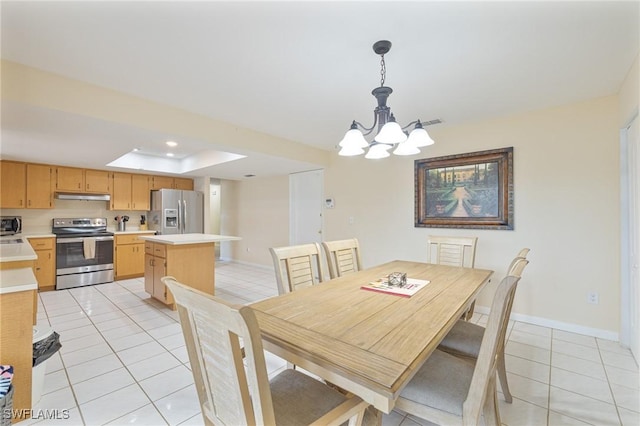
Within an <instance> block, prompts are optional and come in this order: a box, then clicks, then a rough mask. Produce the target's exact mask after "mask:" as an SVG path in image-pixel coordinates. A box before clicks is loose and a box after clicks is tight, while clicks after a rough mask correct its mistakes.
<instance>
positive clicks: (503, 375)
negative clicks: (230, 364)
mask: <svg viewBox="0 0 640 426" xmlns="http://www.w3.org/2000/svg"><path fill="white" fill-rule="evenodd" d="M496 370H498V378H499V379H500V387H501V388H502V393H503V395H504V400H505V401H507V402H508V403H509V404H511V403H512V402H513V398H512V396H511V391H510V390H509V383H508V382H507V369H506V367H505V363H504V349H502V350H501V351H500V352H498V360H497V365H496Z"/></svg>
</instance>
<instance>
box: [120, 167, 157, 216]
mask: <svg viewBox="0 0 640 426" xmlns="http://www.w3.org/2000/svg"><path fill="white" fill-rule="evenodd" d="M149 178H150V177H149V176H147V175H138V174H130V173H117V172H116V173H113V192H112V193H111V204H110V207H111V210H145V211H146V210H149V198H150V197H149Z"/></svg>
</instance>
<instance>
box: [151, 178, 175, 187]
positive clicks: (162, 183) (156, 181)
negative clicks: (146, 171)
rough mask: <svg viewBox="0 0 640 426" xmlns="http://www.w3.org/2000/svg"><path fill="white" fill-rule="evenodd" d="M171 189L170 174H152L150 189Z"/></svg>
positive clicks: (171, 180)
mask: <svg viewBox="0 0 640 426" xmlns="http://www.w3.org/2000/svg"><path fill="white" fill-rule="evenodd" d="M164 188H167V189H173V178H172V177H171V176H154V177H153V178H152V179H151V189H164Z"/></svg>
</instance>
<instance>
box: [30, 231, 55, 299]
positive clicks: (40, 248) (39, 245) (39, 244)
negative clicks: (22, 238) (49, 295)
mask: <svg viewBox="0 0 640 426" xmlns="http://www.w3.org/2000/svg"><path fill="white" fill-rule="evenodd" d="M29 244H31V247H32V248H33V250H34V251H35V252H36V255H37V256H38V259H37V260H36V261H35V262H34V265H33V273H34V275H35V276H36V280H37V281H38V290H39V291H50V290H55V289H56V250H55V248H56V239H55V238H51V237H45V238H29Z"/></svg>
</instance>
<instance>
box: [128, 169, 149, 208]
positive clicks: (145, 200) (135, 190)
mask: <svg viewBox="0 0 640 426" xmlns="http://www.w3.org/2000/svg"><path fill="white" fill-rule="evenodd" d="M149 191H150V188H149V176H147V175H137V174H134V175H131V206H132V210H144V211H147V210H151V203H150V198H151V194H150V192H149Z"/></svg>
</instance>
